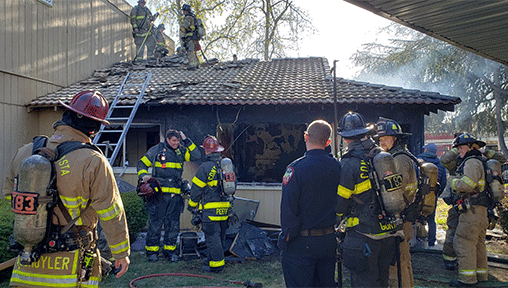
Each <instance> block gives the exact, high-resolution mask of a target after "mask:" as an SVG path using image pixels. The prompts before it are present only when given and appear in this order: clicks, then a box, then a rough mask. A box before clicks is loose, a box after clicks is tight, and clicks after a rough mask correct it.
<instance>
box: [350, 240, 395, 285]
mask: <svg viewBox="0 0 508 288" xmlns="http://www.w3.org/2000/svg"><path fill="white" fill-rule="evenodd" d="M395 241H398V240H396V238H395V237H388V238H384V239H379V240H373V239H371V238H369V237H367V236H365V235H362V234H359V233H357V232H354V231H352V232H348V233H347V234H346V238H345V239H344V243H343V252H342V255H343V259H344V266H345V267H346V268H347V269H348V270H349V271H350V272H351V287H388V270H389V268H390V263H391V262H392V260H393V257H394V255H395Z"/></svg>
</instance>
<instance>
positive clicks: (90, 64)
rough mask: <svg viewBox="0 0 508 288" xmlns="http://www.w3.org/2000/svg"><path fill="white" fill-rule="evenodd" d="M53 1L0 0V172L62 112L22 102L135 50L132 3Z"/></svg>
mask: <svg viewBox="0 0 508 288" xmlns="http://www.w3.org/2000/svg"><path fill="white" fill-rule="evenodd" d="M52 2H53V6H52V7H51V6H48V5H45V4H43V3H41V2H39V1H37V0H4V1H0V11H2V13H1V14H0V15H2V16H0V20H1V21H0V23H1V24H2V25H0V39H1V41H0V115H1V116H0V126H1V127H2V129H1V130H0V163H3V165H1V167H0V172H1V173H0V175H5V172H6V168H7V167H8V164H9V162H10V160H11V159H12V157H13V156H14V153H15V152H16V150H17V149H18V148H19V147H20V146H22V145H23V144H24V143H26V142H29V141H30V140H31V139H32V137H33V136H35V135H39V134H46V135H50V134H51V132H52V129H51V123H52V122H54V121H55V120H56V119H57V118H59V117H60V115H61V111H58V112H55V111H51V110H49V111H48V110H46V111H45V112H44V113H39V112H28V111H27V109H26V108H25V107H24V105H26V104H27V103H28V102H30V101H31V100H32V99H34V98H36V97H37V96H41V95H45V94H47V93H50V92H53V91H56V90H58V89H60V88H61V87H65V86H68V85H70V84H72V83H74V82H77V81H79V80H82V79H85V78H88V77H90V76H91V75H92V74H93V71H94V69H99V68H104V67H108V66H110V65H112V64H113V63H115V62H119V61H128V60H130V59H131V58H132V56H133V53H134V41H133V38H132V33H131V30H132V28H131V25H130V22H129V13H130V10H131V8H132V7H131V6H130V5H129V4H128V3H127V2H126V1H125V0H72V1H52ZM48 123H49V125H48ZM3 180H4V179H3V177H0V185H2V186H3Z"/></svg>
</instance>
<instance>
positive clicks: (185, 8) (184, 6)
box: [182, 4, 191, 12]
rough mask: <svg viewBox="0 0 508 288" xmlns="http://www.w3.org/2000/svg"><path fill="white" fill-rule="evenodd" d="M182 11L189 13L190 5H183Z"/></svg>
mask: <svg viewBox="0 0 508 288" xmlns="http://www.w3.org/2000/svg"><path fill="white" fill-rule="evenodd" d="M182 10H183V11H187V12H190V11H191V8H190V5H189V4H183V5H182Z"/></svg>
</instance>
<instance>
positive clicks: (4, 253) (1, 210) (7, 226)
mask: <svg viewBox="0 0 508 288" xmlns="http://www.w3.org/2000/svg"><path fill="white" fill-rule="evenodd" d="M13 223H14V213H13V212H12V211H11V201H9V200H7V199H0V263H3V262H5V261H7V260H9V259H11V258H13V257H15V256H16V255H15V254H14V253H12V252H10V251H9V236H11V235H12V228H13ZM11 272H12V268H11V269H5V270H3V271H1V272H0V279H7V278H10V277H11Z"/></svg>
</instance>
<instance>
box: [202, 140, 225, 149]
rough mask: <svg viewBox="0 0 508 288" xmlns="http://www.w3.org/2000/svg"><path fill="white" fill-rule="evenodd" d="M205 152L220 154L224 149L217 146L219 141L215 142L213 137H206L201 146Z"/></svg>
mask: <svg viewBox="0 0 508 288" xmlns="http://www.w3.org/2000/svg"><path fill="white" fill-rule="evenodd" d="M202 147H203V148H204V149H205V151H206V152H222V151H224V147H222V146H221V145H220V144H219V141H217V138H215V137H214V136H208V137H206V138H205V140H204V141H203V146H202Z"/></svg>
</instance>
